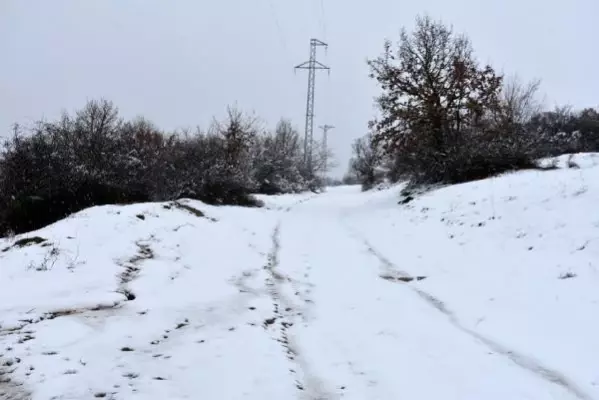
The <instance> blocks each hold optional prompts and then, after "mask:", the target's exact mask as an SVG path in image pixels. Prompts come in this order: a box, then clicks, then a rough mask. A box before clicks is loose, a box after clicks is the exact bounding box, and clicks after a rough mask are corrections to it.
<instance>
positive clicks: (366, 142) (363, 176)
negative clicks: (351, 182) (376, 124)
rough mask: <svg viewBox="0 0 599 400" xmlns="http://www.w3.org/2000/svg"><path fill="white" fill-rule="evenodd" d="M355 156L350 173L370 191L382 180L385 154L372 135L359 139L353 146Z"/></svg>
mask: <svg viewBox="0 0 599 400" xmlns="http://www.w3.org/2000/svg"><path fill="white" fill-rule="evenodd" d="M352 151H353V155H352V158H351V160H350V165H349V172H350V175H354V176H355V177H356V178H357V180H358V182H360V183H361V184H362V187H363V189H364V190H367V189H370V188H371V187H372V186H373V185H374V184H375V183H377V181H378V180H380V179H381V174H380V167H381V166H382V165H381V162H382V159H383V154H382V151H381V147H380V145H379V144H378V143H377V142H376V141H374V137H373V135H372V134H368V135H366V136H364V137H362V138H358V139H356V140H355V141H354V143H353V144H352Z"/></svg>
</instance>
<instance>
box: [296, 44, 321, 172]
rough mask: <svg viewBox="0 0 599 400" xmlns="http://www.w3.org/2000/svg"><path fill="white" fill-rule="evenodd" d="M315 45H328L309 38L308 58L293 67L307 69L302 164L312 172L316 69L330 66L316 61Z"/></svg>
mask: <svg viewBox="0 0 599 400" xmlns="http://www.w3.org/2000/svg"><path fill="white" fill-rule="evenodd" d="M317 47H325V48H327V47H328V44H326V43H325V42H323V41H320V40H318V39H310V60H309V61H306V62H304V63H302V64H300V65H298V66H296V67H295V69H296V70H297V69H307V70H308V96H307V101H306V127H305V129H306V130H305V134H304V165H305V166H306V167H307V170H308V172H310V173H311V172H312V139H313V134H314V87H315V83H316V82H315V81H316V70H318V69H324V70H327V71H329V73H330V68H329V67H327V66H326V65H324V64H322V63H321V62H319V61H316V48H317Z"/></svg>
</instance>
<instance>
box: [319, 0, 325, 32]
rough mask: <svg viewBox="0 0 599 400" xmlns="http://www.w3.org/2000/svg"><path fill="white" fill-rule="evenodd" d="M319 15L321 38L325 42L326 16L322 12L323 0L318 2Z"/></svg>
mask: <svg viewBox="0 0 599 400" xmlns="http://www.w3.org/2000/svg"><path fill="white" fill-rule="evenodd" d="M320 15H321V20H320V21H321V22H320V23H321V25H322V26H321V28H322V37H323V38H324V40H327V15H326V13H325V11H324V0H320Z"/></svg>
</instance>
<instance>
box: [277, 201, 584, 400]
mask: <svg viewBox="0 0 599 400" xmlns="http://www.w3.org/2000/svg"><path fill="white" fill-rule="evenodd" d="M348 199H349V200H350V201H351V200H355V199H354V198H352V197H351V196H350V197H348V195H347V193H346V192H344V191H343V190H333V191H332V192H330V193H328V194H326V195H323V196H320V197H319V198H317V199H314V200H311V201H310V202H306V203H304V204H301V205H298V206H297V207H294V208H293V209H292V210H291V211H290V212H289V213H287V214H285V215H284V216H283V217H282V218H281V223H280V225H279V228H278V231H277V235H278V239H277V240H278V244H277V246H276V247H277V249H278V255H277V265H276V267H275V268H273V269H274V271H276V272H277V273H278V274H279V275H280V277H281V279H280V282H279V283H278V284H277V285H276V286H277V299H276V301H277V302H278V303H277V305H278V308H279V309H282V308H284V307H288V309H289V312H288V313H287V314H286V315H287V316H286V317H285V318H283V319H282V321H281V322H280V323H281V324H283V325H284V324H285V323H288V322H289V321H291V322H292V323H293V326H291V327H290V328H289V329H287V330H286V332H285V335H286V336H287V337H288V338H289V341H290V342H291V343H293V345H292V348H293V356H294V357H293V360H291V361H290V368H291V369H293V370H294V371H296V372H295V378H296V379H297V381H298V384H299V386H300V387H301V388H302V389H303V391H304V392H305V393H304V394H303V395H302V396H300V398H306V399H336V398H344V399H399V398H409V399H434V398H443V399H456V400H457V399H483V398H484V399H506V398H509V399H575V398H580V399H589V398H590V397H589V396H587V395H586V394H584V392H582V391H581V390H580V389H578V388H576V387H575V385H574V384H571V383H570V382H569V381H568V380H567V378H564V377H561V376H560V374H559V373H557V372H554V371H551V370H550V369H548V368H546V367H544V366H541V365H539V364H537V363H536V362H534V361H533V360H531V359H525V360H524V359H523V360H519V359H518V355H514V354H513V353H512V352H511V351H510V350H508V349H505V348H502V347H501V346H500V345H498V344H495V343H493V342H492V341H491V340H489V339H486V338H484V337H483V336H478V337H477V334H476V333H475V332H470V331H468V330H467V329H466V328H463V327H461V326H460V325H459V323H458V322H457V320H456V319H455V317H454V316H452V315H448V312H447V310H445V309H444V308H443V306H442V304H439V303H438V302H436V301H435V300H436V299H431V298H430V296H427V295H426V293H424V292H422V291H420V289H419V288H418V281H416V280H414V281H412V282H409V283H406V282H404V281H403V280H395V281H393V280H390V279H389V277H398V278H402V277H403V278H405V277H409V275H408V274H406V273H405V272H403V271H401V269H400V268H399V267H398V266H396V265H394V264H392V262H391V261H389V260H388V259H386V258H385V256H384V255H381V254H380V253H378V251H377V250H376V249H375V248H373V247H372V245H371V244H370V243H369V242H367V241H366V239H365V238H363V237H361V236H360V233H359V231H357V229H356V228H355V227H352V225H351V214H352V207H355V205H354V204H351V203H350V204H344V201H347V200H348ZM398 246H401V243H398ZM275 281H276V279H275Z"/></svg>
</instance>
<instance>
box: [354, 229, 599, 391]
mask: <svg viewBox="0 0 599 400" xmlns="http://www.w3.org/2000/svg"><path fill="white" fill-rule="evenodd" d="M343 225H344V226H345V227H346V228H347V230H348V233H349V236H351V237H353V238H354V239H357V240H359V241H360V242H361V243H362V244H363V245H364V246H365V247H366V248H367V250H368V252H369V253H370V254H372V255H373V256H375V257H376V258H377V259H378V260H379V261H380V263H381V264H382V269H383V270H384V271H385V272H387V273H389V276H397V277H399V278H408V279H410V280H412V277H411V276H410V275H409V274H408V273H406V272H405V271H402V270H401V269H400V268H398V267H397V266H396V265H395V264H394V263H392V262H391V261H390V260H389V259H388V258H386V257H385V256H383V255H382V253H380V252H379V251H378V250H376V249H375V248H374V246H372V245H371V244H370V243H369V242H368V240H366V239H365V238H363V237H362V236H361V235H359V234H358V233H357V232H356V231H355V230H353V229H352V228H351V227H349V226H348V225H347V224H345V223H343ZM381 278H385V277H384V276H381ZM395 282H399V283H404V284H405V281H402V280H401V279H396V280H395ZM406 286H407V287H408V288H409V289H410V290H412V291H413V292H415V293H416V294H417V295H418V296H419V297H420V298H421V299H423V300H424V301H425V302H426V303H428V304H429V305H430V306H432V307H433V308H435V309H436V310H437V311H439V312H440V313H442V314H443V315H444V316H446V317H447V318H448V320H449V322H450V323H451V324H452V325H453V326H454V327H455V328H456V329H458V330H459V331H461V332H463V333H465V334H467V335H468V336H470V337H472V338H474V339H475V340H477V341H478V342H479V343H482V344H483V345H485V346H486V347H487V348H488V349H490V350H491V351H493V352H495V353H497V354H500V355H502V356H504V357H506V358H508V359H509V360H510V361H512V362H513V363H514V364H516V365H517V366H519V367H521V368H523V369H524V370H526V371H528V372H531V373H533V374H534V375H535V376H537V377H539V378H540V379H543V380H544V381H546V382H548V383H551V384H555V385H557V386H559V387H561V388H562V389H565V390H566V391H567V392H569V393H570V394H572V395H574V396H575V397H576V398H578V399H581V400H593V397H592V396H590V395H588V394H587V393H585V392H584V391H583V390H582V389H581V388H580V387H578V385H577V384H576V383H575V382H573V381H572V380H571V379H569V378H568V377H566V376H565V375H564V374H563V373H561V372H559V371H557V370H555V369H553V368H549V367H547V366H545V365H543V364H542V363H541V362H540V361H539V360H536V359H535V358H533V357H531V356H528V355H525V354H522V353H519V352H517V351H515V350H512V349H510V348H508V347H506V346H505V345H502V344H500V343H498V342H496V341H494V340H492V339H490V338H488V337H486V336H484V335H482V334H480V333H478V332H476V331H474V330H472V329H470V328H467V327H466V326H464V325H463V324H462V323H461V322H460V321H459V319H458V318H457V316H456V315H455V314H454V313H453V312H452V311H451V310H449V309H448V308H447V307H446V306H445V304H444V303H443V302H442V301H441V300H439V299H437V298H436V297H434V296H433V295H431V294H430V293H427V292H425V291H424V290H421V289H419V288H417V287H414V286H413V285H406Z"/></svg>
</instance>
